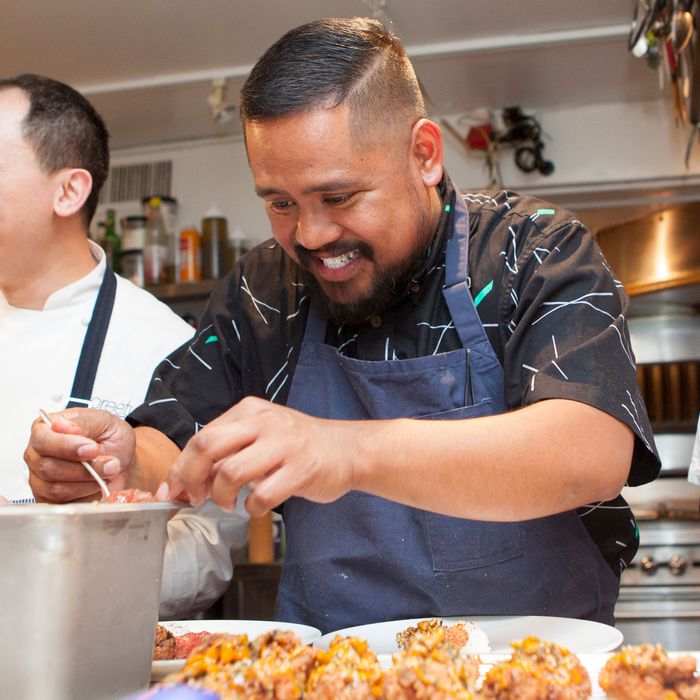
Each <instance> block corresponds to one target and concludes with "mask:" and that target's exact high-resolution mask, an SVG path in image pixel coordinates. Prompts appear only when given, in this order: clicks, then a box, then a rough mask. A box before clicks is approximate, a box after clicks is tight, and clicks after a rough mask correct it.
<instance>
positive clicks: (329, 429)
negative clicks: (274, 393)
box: [157, 397, 357, 516]
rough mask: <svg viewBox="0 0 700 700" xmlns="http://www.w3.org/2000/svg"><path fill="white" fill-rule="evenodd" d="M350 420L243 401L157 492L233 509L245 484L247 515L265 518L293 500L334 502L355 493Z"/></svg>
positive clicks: (202, 437)
mask: <svg viewBox="0 0 700 700" xmlns="http://www.w3.org/2000/svg"><path fill="white" fill-rule="evenodd" d="M353 441H354V430H353V422H350V421H329V420H323V419H320V418H314V417H312V416H309V415H306V414H304V413H301V412H299V411H295V410H293V409H291V408H287V407H285V406H279V405H277V404H273V403H270V402H269V401H265V400H263V399H258V398H253V397H248V398H245V399H243V400H242V401H241V402H239V403H238V404H236V405H235V406H233V407H232V408H231V409H229V410H228V411H226V413H224V414H223V415H221V416H220V417H219V418H217V419H216V420H214V421H212V422H211V423H208V424H207V425H206V426H205V427H204V428H202V429H201V430H200V431H199V432H198V433H197V434H196V435H194V436H193V437H192V438H190V440H189V442H188V443H187V445H186V446H185V448H184V450H183V451H182V453H181V454H180V456H179V458H178V459H177V460H176V461H175V463H174V464H173V466H172V468H171V469H170V472H169V474H168V476H167V479H166V481H165V482H164V483H163V484H162V485H161V487H160V488H159V489H158V492H157V498H158V499H159V500H167V499H168V498H170V497H172V494H179V493H180V492H181V491H183V490H184V491H185V492H186V493H187V494H188V495H189V497H190V499H191V501H192V502H193V503H195V504H198V503H201V502H202V501H204V500H205V499H207V498H211V499H212V500H213V501H214V502H215V503H216V504H217V505H219V506H221V507H222V508H225V509H228V510H232V509H233V508H235V506H236V500H237V497H238V493H239V491H240V490H241V488H242V487H243V486H244V485H246V484H248V485H249V486H250V489H251V490H250V494H249V495H248V497H247V499H246V504H245V505H246V509H247V510H248V512H249V513H250V514H251V515H253V516H258V515H263V514H264V513H266V512H267V511H268V510H270V509H271V508H274V507H275V506H277V505H279V504H280V503H282V502H284V501H285V500H287V499H288V498H290V497H292V496H300V497H303V498H306V499H308V500H311V501H316V502H318V503H329V502H331V501H334V500H336V499H338V498H340V497H341V496H343V495H344V494H345V493H347V492H348V491H350V490H351V489H352V488H354V485H353V482H354V474H353V460H354V458H355V454H356V452H355V449H356V447H357V446H356V445H353Z"/></svg>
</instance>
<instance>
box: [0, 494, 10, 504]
mask: <svg viewBox="0 0 700 700" xmlns="http://www.w3.org/2000/svg"><path fill="white" fill-rule="evenodd" d="M9 505H10V502H9V501H8V500H7V499H6V498H5V496H0V506H9Z"/></svg>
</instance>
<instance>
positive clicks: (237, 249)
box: [228, 224, 248, 270]
mask: <svg viewBox="0 0 700 700" xmlns="http://www.w3.org/2000/svg"><path fill="white" fill-rule="evenodd" d="M247 252H248V239H247V238H246V237H245V234H244V233H243V230H242V229H241V227H240V226H239V225H238V224H236V225H235V226H234V227H233V228H232V229H231V230H230V231H229V233H228V269H229V270H231V269H233V267H234V265H235V264H236V263H237V262H238V261H239V260H240V258H241V257H243V256H244V255H245V254H246V253H247Z"/></svg>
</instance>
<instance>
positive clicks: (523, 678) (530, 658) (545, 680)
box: [480, 637, 591, 700]
mask: <svg viewBox="0 0 700 700" xmlns="http://www.w3.org/2000/svg"><path fill="white" fill-rule="evenodd" d="M513 649H514V650H515V651H514V652H513V654H512V655H511V657H510V658H509V659H507V660H504V661H501V662H499V663H496V664H494V665H493V666H492V667H491V668H490V669H489V670H488V671H487V673H486V677H485V678H484V682H483V685H482V688H481V694H480V698H482V700H586V698H590V696H591V679H590V677H589V676H588V671H586V669H585V668H584V666H583V664H582V663H581V662H580V661H579V659H578V657H577V656H576V655H575V654H572V653H571V652H570V651H569V650H568V649H567V648H566V647H563V646H561V645H559V644H554V643H553V642H546V641H541V640H539V639H538V638H537V637H526V638H525V639H523V640H522V641H521V642H513Z"/></svg>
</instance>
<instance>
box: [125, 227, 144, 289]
mask: <svg viewBox="0 0 700 700" xmlns="http://www.w3.org/2000/svg"><path fill="white" fill-rule="evenodd" d="M145 240H146V217H145V216H126V217H124V218H123V219H122V253H121V275H122V277H126V279H128V280H130V281H131V282H133V283H134V284H135V285H137V286H139V287H143V286H144V285H145V283H146V280H145V272H144V264H143V246H144V244H145Z"/></svg>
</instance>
